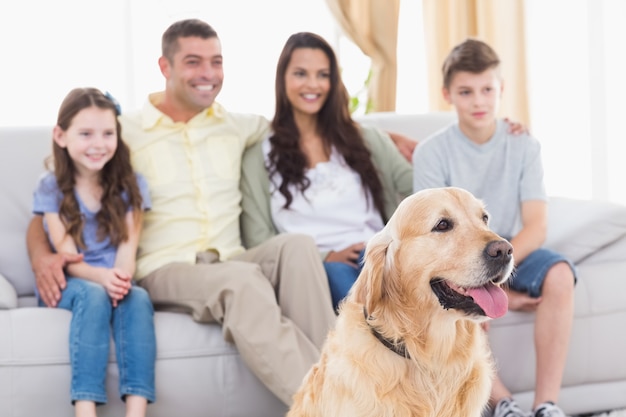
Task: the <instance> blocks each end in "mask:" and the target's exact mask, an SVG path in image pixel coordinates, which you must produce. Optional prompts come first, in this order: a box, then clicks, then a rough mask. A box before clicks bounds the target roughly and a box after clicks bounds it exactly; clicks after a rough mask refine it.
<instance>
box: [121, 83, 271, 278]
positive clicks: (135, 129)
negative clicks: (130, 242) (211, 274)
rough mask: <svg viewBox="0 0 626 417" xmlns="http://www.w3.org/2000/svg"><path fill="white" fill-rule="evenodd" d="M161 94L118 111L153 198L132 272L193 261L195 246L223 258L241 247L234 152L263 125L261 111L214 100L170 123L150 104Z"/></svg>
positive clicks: (249, 142)
mask: <svg viewBox="0 0 626 417" xmlns="http://www.w3.org/2000/svg"><path fill="white" fill-rule="evenodd" d="M162 98H163V93H155V94H152V95H150V97H149V100H148V102H147V103H146V105H145V106H144V107H143V109H142V110H141V111H139V112H137V113H134V114H124V115H122V116H120V122H121V124H122V137H123V138H124V140H125V142H126V143H127V144H128V146H129V147H130V150H131V158H132V164H133V168H134V169H135V171H137V172H139V173H141V174H143V175H144V177H145V178H146V180H147V181H148V186H149V189H150V195H151V198H152V209H151V210H150V211H148V212H146V213H145V217H144V222H143V230H142V233H141V239H140V242H139V250H138V255H137V272H136V274H135V275H136V277H137V278H138V279H141V278H143V277H145V276H146V275H147V274H149V273H150V272H152V271H154V270H155V269H157V268H159V267H161V266H164V265H166V264H168V263H171V262H185V263H194V262H195V259H196V253H197V252H202V251H208V250H213V251H217V253H218V254H219V257H220V259H221V260H225V259H229V258H230V257H232V256H234V255H237V254H239V253H241V252H243V251H244V249H243V247H242V245H241V237H240V231H239V214H240V213H241V206H240V203H241V193H240V191H239V177H240V172H241V171H240V170H241V157H242V154H243V152H244V150H245V148H246V147H248V146H250V145H252V144H253V143H256V142H257V141H259V140H261V139H262V138H264V137H265V136H266V135H267V134H268V132H269V123H268V121H267V120H266V119H265V118H264V117H262V116H257V115H245V114H234V113H228V112H226V111H225V110H224V108H223V107H222V106H220V105H219V104H217V103H214V104H213V105H212V106H211V107H210V108H208V109H206V110H205V111H203V112H201V113H199V114H197V115H196V116H194V117H193V118H192V119H191V120H189V121H188V122H187V123H182V122H174V121H173V120H172V119H171V118H169V117H168V116H166V115H165V114H163V113H161V112H160V111H159V110H158V109H157V108H156V104H158V103H159V101H160V100H162Z"/></svg>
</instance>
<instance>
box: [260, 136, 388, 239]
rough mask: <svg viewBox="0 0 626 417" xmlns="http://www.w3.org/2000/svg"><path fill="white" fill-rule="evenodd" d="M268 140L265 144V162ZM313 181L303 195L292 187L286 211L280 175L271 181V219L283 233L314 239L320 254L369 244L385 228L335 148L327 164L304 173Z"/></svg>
mask: <svg viewBox="0 0 626 417" xmlns="http://www.w3.org/2000/svg"><path fill="white" fill-rule="evenodd" d="M270 147H271V145H270V143H269V140H267V139H266V140H265V142H264V143H263V153H264V155H265V160H266V162H267V161H268V153H269V151H270ZM305 175H306V177H307V178H308V179H309V180H310V181H311V184H310V186H309V188H307V189H306V191H305V192H304V195H303V194H302V193H300V192H299V191H298V190H297V189H296V187H295V186H294V185H293V184H291V185H290V186H289V191H291V193H292V195H293V201H292V203H291V205H290V206H289V209H285V208H284V205H285V197H284V196H283V195H282V194H281V193H280V191H278V189H277V187H278V185H279V184H280V182H281V176H280V174H278V173H276V174H274V176H273V177H272V178H270V195H271V200H270V208H271V212H272V220H273V221H274V224H275V225H276V229H277V230H278V231H279V232H281V233H304V234H307V235H310V236H312V237H313V239H314V240H315V243H316V244H317V247H318V248H319V250H320V251H329V250H341V249H344V248H346V247H348V246H350V245H352V244H355V243H360V242H366V241H367V240H369V239H370V238H371V237H372V236H373V235H374V234H375V233H376V232H378V231H379V230H381V229H382V228H383V226H384V225H383V220H382V218H381V216H380V214H379V213H378V210H376V209H375V208H374V203H373V202H372V199H371V197H369V195H367V194H366V193H365V190H364V189H363V186H362V184H361V178H360V177H359V175H358V174H357V173H356V172H354V171H352V169H351V168H350V167H349V166H348V165H347V164H346V162H345V160H344V159H343V157H342V156H341V155H340V154H339V153H338V152H337V151H336V150H335V149H334V148H333V150H332V152H331V155H330V160H329V161H328V162H321V163H318V164H317V165H316V166H315V167H314V168H311V169H308V170H306V171H305Z"/></svg>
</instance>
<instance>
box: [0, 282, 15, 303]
mask: <svg viewBox="0 0 626 417" xmlns="http://www.w3.org/2000/svg"><path fill="white" fill-rule="evenodd" d="M16 307H17V292H15V288H13V285H11V283H10V282H9V280H7V279H6V278H5V277H3V276H2V275H0V310H6V309H10V308H16Z"/></svg>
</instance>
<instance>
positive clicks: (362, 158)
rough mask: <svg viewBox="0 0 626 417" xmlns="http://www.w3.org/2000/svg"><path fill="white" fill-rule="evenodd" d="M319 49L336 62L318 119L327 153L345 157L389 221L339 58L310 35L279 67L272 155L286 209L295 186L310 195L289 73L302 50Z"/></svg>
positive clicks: (293, 45) (287, 49)
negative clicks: (287, 83)
mask: <svg viewBox="0 0 626 417" xmlns="http://www.w3.org/2000/svg"><path fill="white" fill-rule="evenodd" d="M300 48H311V49H319V50H321V51H322V52H324V54H326V56H327V57H328V61H329V62H330V91H329V94H328V98H327V100H326V102H325V103H324V105H323V106H322V108H321V109H320V111H319V113H318V115H317V129H318V133H319V134H320V136H321V137H322V138H323V139H322V140H323V141H324V148H325V149H327V150H330V149H332V148H333V147H334V148H335V149H337V151H338V152H339V153H340V154H341V155H342V156H343V158H344V159H345V161H346V163H347V164H348V166H350V168H352V170H354V171H355V172H356V173H357V174H358V175H359V176H360V177H361V182H362V184H363V188H364V191H365V192H366V194H369V195H370V196H371V197H372V201H373V202H374V207H375V208H376V209H377V210H378V212H379V213H380V215H381V217H382V218H383V220H387V217H386V213H385V207H384V197H383V186H382V183H381V181H380V178H379V176H378V172H377V171H376V168H375V167H374V164H373V163H372V157H371V153H370V151H369V150H368V149H367V146H366V145H365V141H364V140H363V137H362V136H361V132H360V130H359V128H358V126H357V125H356V123H355V122H354V121H353V120H352V117H351V116H350V111H349V106H348V103H349V96H348V92H347V90H346V88H345V86H344V84H343V82H342V81H341V75H340V74H339V65H338V64H337V58H336V56H335V53H334V52H333V49H332V48H331V46H330V45H329V44H328V42H326V41H325V40H324V39H323V38H322V37H320V36H319V35H316V34H314V33H310V32H300V33H296V34H293V35H291V36H290V37H289V39H288V40H287V43H286V44H285V46H284V48H283V51H282V53H281V55H280V58H279V59H278V65H277V67H276V112H275V114H274V119H273V120H272V129H273V132H274V133H273V135H272V136H271V137H270V142H271V144H272V150H271V151H270V153H269V165H268V167H267V168H268V170H269V173H270V176H272V175H273V174H275V173H279V174H280V176H281V177H282V182H281V184H279V185H278V190H279V191H280V193H281V194H282V195H283V196H284V197H285V200H286V202H285V208H289V206H290V205H291V203H292V202H293V196H292V195H291V192H290V191H289V188H288V187H289V184H294V185H295V186H296V188H297V189H298V190H300V192H302V193H304V192H305V190H306V189H307V188H308V187H309V185H310V183H309V180H308V179H307V178H306V176H305V169H306V167H307V166H308V161H307V157H306V155H305V154H304V152H302V150H301V149H300V132H299V131H298V127H297V126H296V122H295V120H294V116H293V108H292V106H291V103H290V102H289V99H288V98H287V92H286V86H285V73H286V71H287V67H288V66H289V61H290V60H291V56H292V54H293V52H294V51H295V50H296V49H300Z"/></svg>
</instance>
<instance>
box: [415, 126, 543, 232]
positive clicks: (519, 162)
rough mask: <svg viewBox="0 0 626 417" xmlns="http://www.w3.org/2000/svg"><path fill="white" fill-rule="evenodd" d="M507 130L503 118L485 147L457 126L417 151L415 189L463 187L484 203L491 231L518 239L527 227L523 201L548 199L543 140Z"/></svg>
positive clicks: (429, 139)
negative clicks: (521, 212) (521, 213)
mask: <svg viewBox="0 0 626 417" xmlns="http://www.w3.org/2000/svg"><path fill="white" fill-rule="evenodd" d="M507 126H508V125H507V123H506V122H504V121H502V120H498V122H497V127H496V132H495V133H494V135H493V137H492V138H491V139H490V140H489V141H487V142H486V143H484V144H481V145H478V144H476V143H474V142H472V141H471V140H469V138H468V137H467V136H465V135H464V134H463V133H462V132H461V129H460V128H459V125H458V122H455V123H454V124H452V125H450V126H448V127H447V128H445V129H443V130H440V131H439V132H437V133H435V134H433V135H432V136H430V137H428V138H427V139H426V140H425V141H423V142H422V143H420V144H419V145H418V146H417V147H416V148H415V151H414V153H413V189H414V190H415V191H419V190H422V189H425V188H434V187H450V186H453V187H460V188H464V189H466V190H468V191H470V192H471V193H472V194H474V195H475V196H476V197H478V198H480V199H481V200H483V201H484V202H485V205H486V207H487V211H488V212H489V213H490V222H489V225H490V227H491V229H492V230H494V231H495V232H496V233H498V234H499V235H500V236H503V237H505V238H509V239H510V238H512V237H513V236H515V235H516V234H517V233H518V232H519V231H520V229H521V227H522V222H521V215H520V209H521V203H522V202H524V201H528V200H542V201H546V200H547V197H546V191H545V187H544V184H543V166H542V163H541V146H540V144H539V142H538V141H537V139H535V138H533V137H532V136H530V135H527V134H521V135H513V134H510V133H508V132H507Z"/></svg>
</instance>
